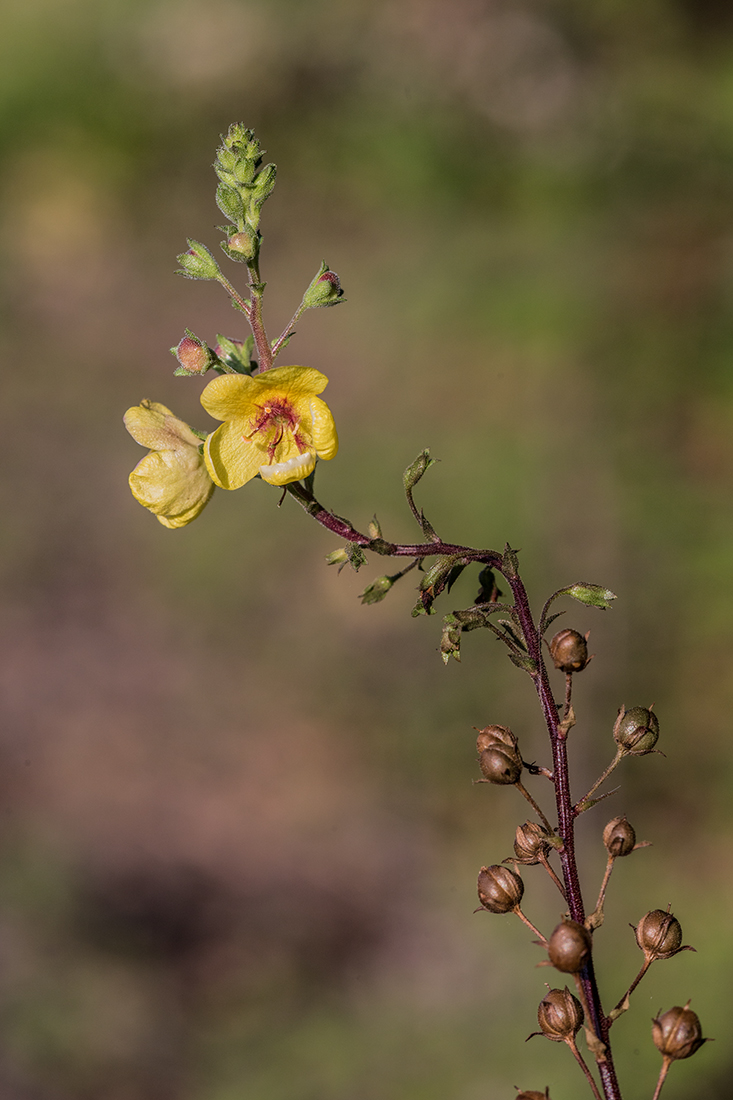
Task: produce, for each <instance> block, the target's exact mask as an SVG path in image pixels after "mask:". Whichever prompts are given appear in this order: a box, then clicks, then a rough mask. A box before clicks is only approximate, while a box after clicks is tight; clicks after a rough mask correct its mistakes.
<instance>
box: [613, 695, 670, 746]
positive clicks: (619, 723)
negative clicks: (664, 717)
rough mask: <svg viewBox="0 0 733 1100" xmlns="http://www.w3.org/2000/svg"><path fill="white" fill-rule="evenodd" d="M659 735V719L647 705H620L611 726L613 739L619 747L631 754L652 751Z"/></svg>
mask: <svg viewBox="0 0 733 1100" xmlns="http://www.w3.org/2000/svg"><path fill="white" fill-rule="evenodd" d="M658 737H659V719H658V718H657V716H656V714H655V713H654V711H653V710H649V709H648V708H647V707H632V708H631V710H625V709H624V707H621V710H620V711H619V712H618V718H617V719H616V723H615V725H614V727H613V739H614V741H615V742H616V744H617V745H618V747H619V748H620V749H623V751H624V752H626V753H630V754H631V755H632V756H646V755H647V753H649V752H653V751H654V746H655V745H656V743H657V738H658Z"/></svg>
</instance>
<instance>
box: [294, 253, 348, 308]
mask: <svg viewBox="0 0 733 1100" xmlns="http://www.w3.org/2000/svg"><path fill="white" fill-rule="evenodd" d="M343 300H344V292H343V290H342V289H341V283H340V281H339V277H338V275H337V274H336V272H335V271H331V270H330V268H329V266H328V264H327V263H326V261H325V260H324V261H323V263H322V264H321V267H320V270H319V271H318V274H317V275H316V276H315V278H314V279H313V281H312V283H311V285H310V286H309V287H308V289H307V290H306V292H305V294H304V295H303V305H304V306H305V308H306V309H318V308H319V307H320V306H336V305H338V303H339V302H341V301H343Z"/></svg>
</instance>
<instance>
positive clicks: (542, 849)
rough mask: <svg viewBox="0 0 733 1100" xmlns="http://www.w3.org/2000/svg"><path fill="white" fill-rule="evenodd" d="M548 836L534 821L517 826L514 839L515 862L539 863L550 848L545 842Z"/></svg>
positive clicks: (542, 827) (541, 826)
mask: <svg viewBox="0 0 733 1100" xmlns="http://www.w3.org/2000/svg"><path fill="white" fill-rule="evenodd" d="M549 835H550V834H549V833H548V831H547V829H545V828H544V826H543V825H538V824H537V822H536V821H525V823H524V825H518V826H517V832H516V836H515V838H514V853H515V855H516V857H517V860H518V861H519V862H520V863H530V864H531V863H541V862H542V857H543V856H546V855H547V853H548V852H549V850H550V847H551V846H550V844H549V843H548V841H547V838H548V837H549Z"/></svg>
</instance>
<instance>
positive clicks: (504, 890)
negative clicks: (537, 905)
mask: <svg viewBox="0 0 733 1100" xmlns="http://www.w3.org/2000/svg"><path fill="white" fill-rule="evenodd" d="M523 894H524V883H523V882H522V880H521V878H520V877H519V875H518V874H517V873H516V871H510V870H509V868H508V867H502V865H501V864H493V865H492V866H491V867H482V868H481V870H480V872H479V876H478V900H479V901H480V902H481V904H482V906H483V907H484V909H488V911H489V912H490V913H511V912H512V910H513V909H516V908H517V906H518V905H519V903H520V901H521V900H522V895H523Z"/></svg>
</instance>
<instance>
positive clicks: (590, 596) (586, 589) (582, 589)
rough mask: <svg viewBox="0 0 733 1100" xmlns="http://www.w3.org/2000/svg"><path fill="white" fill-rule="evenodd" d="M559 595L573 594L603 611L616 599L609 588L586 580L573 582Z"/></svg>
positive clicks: (590, 605) (577, 598) (575, 598)
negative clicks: (588, 582) (587, 582)
mask: <svg viewBox="0 0 733 1100" xmlns="http://www.w3.org/2000/svg"><path fill="white" fill-rule="evenodd" d="M558 595H559V596H572V597H573V599H574V600H579V601H580V603H584V604H588V606H589V607H600V608H601V610H603V611H605V610H607V609H608V608H609V607H610V606H611V602H610V601H611V600H615V599H616V596H615V595H614V593H613V592H611V590H610V589H609V588H603V587H602V586H601V585H600V584H586V583H585V582H584V581H578V583H577V584H571V585H570V587H569V588H563V589H562V591H561V592H559V593H558Z"/></svg>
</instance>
